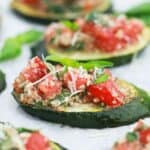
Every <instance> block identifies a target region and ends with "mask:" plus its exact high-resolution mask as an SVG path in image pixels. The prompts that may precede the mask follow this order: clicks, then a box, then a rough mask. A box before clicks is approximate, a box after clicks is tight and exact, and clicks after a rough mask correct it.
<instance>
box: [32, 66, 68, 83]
mask: <svg viewBox="0 0 150 150" xmlns="http://www.w3.org/2000/svg"><path fill="white" fill-rule="evenodd" d="M64 69H65V67H63V68H61V69H58V70H55V71H54V72H50V73H48V74H47V75H45V76H44V77H42V78H41V79H39V80H37V81H35V82H33V83H31V84H29V86H33V85H36V84H38V83H40V82H42V81H43V80H45V79H46V78H48V77H49V76H50V75H54V74H56V73H58V72H61V71H64Z"/></svg>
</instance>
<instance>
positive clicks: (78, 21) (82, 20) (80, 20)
mask: <svg viewBox="0 0 150 150" xmlns="http://www.w3.org/2000/svg"><path fill="white" fill-rule="evenodd" d="M75 22H76V23H77V25H78V26H79V27H82V26H83V25H84V23H85V20H84V19H82V18H78V19H77V20H76V21H75Z"/></svg>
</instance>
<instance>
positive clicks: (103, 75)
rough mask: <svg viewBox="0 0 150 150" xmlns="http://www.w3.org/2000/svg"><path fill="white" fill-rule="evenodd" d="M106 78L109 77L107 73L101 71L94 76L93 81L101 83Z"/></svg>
mask: <svg viewBox="0 0 150 150" xmlns="http://www.w3.org/2000/svg"><path fill="white" fill-rule="evenodd" d="M108 79H109V75H108V74H105V73H103V74H101V75H100V76H99V77H97V78H96V80H95V83H96V84H99V83H103V82H105V81H107V80H108Z"/></svg>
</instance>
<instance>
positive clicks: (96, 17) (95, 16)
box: [86, 12, 109, 26]
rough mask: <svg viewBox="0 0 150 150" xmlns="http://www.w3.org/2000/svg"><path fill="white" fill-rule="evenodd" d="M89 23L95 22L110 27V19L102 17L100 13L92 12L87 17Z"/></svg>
mask: <svg viewBox="0 0 150 150" xmlns="http://www.w3.org/2000/svg"><path fill="white" fill-rule="evenodd" d="M86 21H87V22H94V23H95V24H100V25H103V26H109V22H108V18H106V17H105V15H101V14H99V13H98V12H92V13H90V14H88V15H87V16H86Z"/></svg>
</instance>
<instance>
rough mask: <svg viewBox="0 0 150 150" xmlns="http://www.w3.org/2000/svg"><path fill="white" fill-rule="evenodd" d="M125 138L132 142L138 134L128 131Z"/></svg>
mask: <svg viewBox="0 0 150 150" xmlns="http://www.w3.org/2000/svg"><path fill="white" fill-rule="evenodd" d="M126 138H127V140H128V141H129V142H133V141H135V140H137V139H138V136H137V134H136V133H135V132H129V133H127V135H126Z"/></svg>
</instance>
